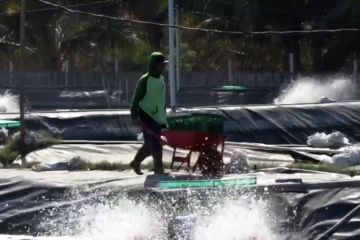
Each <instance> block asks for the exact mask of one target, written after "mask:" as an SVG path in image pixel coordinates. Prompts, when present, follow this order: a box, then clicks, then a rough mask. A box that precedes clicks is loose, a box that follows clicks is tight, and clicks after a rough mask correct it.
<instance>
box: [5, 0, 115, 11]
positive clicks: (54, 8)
mask: <svg viewBox="0 0 360 240" xmlns="http://www.w3.org/2000/svg"><path fill="white" fill-rule="evenodd" d="M6 1H7V0H6ZM113 1H114V0H103V1H96V2H88V3H79V4H72V5H66V6H64V7H83V6H91V5H97V4H102V3H108V2H113ZM0 2H1V1H0ZM56 9H58V7H51V8H39V9H29V10H26V13H36V12H45V11H53V10H56ZM6 14H7V12H1V13H0V15H6Z"/></svg>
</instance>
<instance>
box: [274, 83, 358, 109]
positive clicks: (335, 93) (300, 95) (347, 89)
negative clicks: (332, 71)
mask: <svg viewBox="0 0 360 240" xmlns="http://www.w3.org/2000/svg"><path fill="white" fill-rule="evenodd" d="M355 94H356V88H355V86H354V84H353V83H352V81H351V79H349V78H346V77H340V78H336V79H324V80H321V81H320V80H318V79H315V78H311V77H302V78H299V79H297V80H296V81H295V82H294V83H293V84H291V85H290V86H289V87H288V88H287V89H285V90H284V92H283V93H282V94H280V96H279V97H277V98H276V99H275V100H274V103H275V104H297V103H318V102H320V100H321V98H324V97H326V98H330V99H334V100H336V101H342V100H350V99H353V98H354V97H355Z"/></svg>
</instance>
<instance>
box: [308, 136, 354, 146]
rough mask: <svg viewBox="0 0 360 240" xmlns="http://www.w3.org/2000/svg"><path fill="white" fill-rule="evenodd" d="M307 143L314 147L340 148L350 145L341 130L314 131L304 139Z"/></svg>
mask: <svg viewBox="0 0 360 240" xmlns="http://www.w3.org/2000/svg"><path fill="white" fill-rule="evenodd" d="M306 143H307V145H309V146H312V147H316V148H340V147H344V146H348V145H350V141H349V139H348V138H347V137H345V135H344V134H342V133H341V132H333V133H330V134H326V133H323V132H321V133H319V132H317V133H315V134H313V135H311V136H309V137H308V139H307V141H306Z"/></svg>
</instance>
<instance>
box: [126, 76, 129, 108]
mask: <svg viewBox="0 0 360 240" xmlns="http://www.w3.org/2000/svg"><path fill="white" fill-rule="evenodd" d="M125 88H126V104H127V105H129V79H128V78H125Z"/></svg>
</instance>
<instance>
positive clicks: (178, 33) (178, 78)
mask: <svg viewBox="0 0 360 240" xmlns="http://www.w3.org/2000/svg"><path fill="white" fill-rule="evenodd" d="M175 11H176V15H175V17H176V20H175V23H176V25H179V12H180V9H179V5H176V10H175ZM175 43H176V91H179V90H180V88H181V82H180V81H181V77H180V47H181V41H180V29H178V28H177V29H176V33H175Z"/></svg>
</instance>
